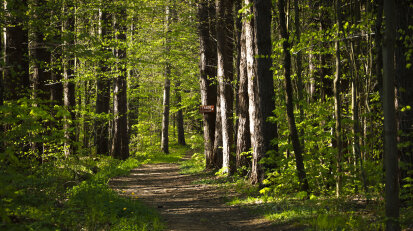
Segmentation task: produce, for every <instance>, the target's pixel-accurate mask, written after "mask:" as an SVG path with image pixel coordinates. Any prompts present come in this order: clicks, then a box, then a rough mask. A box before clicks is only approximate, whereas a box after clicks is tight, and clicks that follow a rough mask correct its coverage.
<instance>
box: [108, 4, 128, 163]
mask: <svg viewBox="0 0 413 231" xmlns="http://www.w3.org/2000/svg"><path fill="white" fill-rule="evenodd" d="M119 4H124V3H122V2H119ZM115 17H118V18H116V19H115V25H114V28H115V30H117V31H116V34H117V36H116V39H117V40H118V41H119V42H120V43H122V44H121V45H120V47H117V50H116V51H117V54H116V55H117V59H118V60H117V61H118V65H117V66H118V70H119V75H118V77H116V79H115V84H114V92H113V114H114V116H115V119H114V121H113V128H114V133H113V142H112V150H111V151H112V156H113V157H114V158H116V159H121V160H126V159H127V158H128V157H129V133H128V115H127V110H128V105H127V104H128V100H127V82H126V77H127V68H126V44H125V43H126V33H127V28H126V25H125V22H126V19H127V15H126V6H125V5H122V6H121V9H120V12H119V13H118V14H117V15H116V16H115Z"/></svg>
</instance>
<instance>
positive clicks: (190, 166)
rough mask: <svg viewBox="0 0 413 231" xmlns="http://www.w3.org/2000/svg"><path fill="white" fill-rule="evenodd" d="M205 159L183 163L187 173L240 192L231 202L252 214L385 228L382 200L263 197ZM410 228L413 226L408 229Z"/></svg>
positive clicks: (410, 217) (298, 225) (318, 224)
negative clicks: (210, 166)
mask: <svg viewBox="0 0 413 231" xmlns="http://www.w3.org/2000/svg"><path fill="white" fill-rule="evenodd" d="M204 161H205V160H204V159H203V157H202V155H200V154H197V153H196V154H194V155H193V157H192V158H191V159H190V160H187V161H185V162H183V163H182V166H181V171H182V172H183V173H185V174H203V176H204V178H203V179H201V180H197V181H196V182H193V183H195V184H212V185H216V186H218V187H226V188H227V190H228V191H236V192H237V194H238V196H237V197H233V198H230V200H229V201H228V203H227V204H228V205H234V206H235V205H236V206H242V207H245V208H247V209H249V211H250V212H251V213H252V214H256V215H261V216H263V217H265V218H266V219H268V220H270V221H272V222H274V223H275V224H276V225H277V226H279V227H284V228H287V229H294V230H384V223H385V220H384V219H383V217H384V213H383V211H384V208H383V201H382V200H370V201H369V202H368V203H367V202H366V201H360V200H355V199H354V198H352V197H348V198H340V199H337V198H335V197H316V196H311V197H310V198H311V199H309V200H304V199H303V197H302V196H301V194H300V193H297V194H295V195H286V194H280V195H272V196H268V195H267V196H263V194H260V189H259V188H258V186H252V185H251V184H249V182H248V181H247V180H245V179H244V178H242V177H239V176H237V175H235V176H230V177H227V176H222V175H220V174H213V173H211V172H204V171H203V166H204V163H205V162H204ZM400 214H401V224H402V228H404V229H406V230H410V229H412V228H413V223H412V221H413V208H412V207H411V206H406V207H404V208H402V209H401V212H400ZM408 228H410V229H408Z"/></svg>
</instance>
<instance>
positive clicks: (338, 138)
mask: <svg viewBox="0 0 413 231" xmlns="http://www.w3.org/2000/svg"><path fill="white" fill-rule="evenodd" d="M336 1H337V2H336V18H337V24H338V29H337V38H336V42H335V50H336V74H335V78H334V87H333V91H334V117H335V120H336V125H335V129H334V139H335V142H336V148H337V163H336V164H337V176H336V177H337V178H336V196H337V197H339V196H340V192H341V187H342V169H341V162H342V158H343V153H342V152H343V150H342V139H341V101H340V77H341V58H340V54H341V52H340V34H341V32H342V31H343V30H342V23H341V1H340V0H336Z"/></svg>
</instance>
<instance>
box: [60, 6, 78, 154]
mask: <svg viewBox="0 0 413 231" xmlns="http://www.w3.org/2000/svg"><path fill="white" fill-rule="evenodd" d="M71 10H73V5H71V4H70V3H68V2H65V4H64V8H63V12H64V14H66V15H69V18H68V19H67V20H66V21H64V22H63V26H62V31H63V32H66V33H68V34H66V35H63V36H64V41H63V55H62V60H63V105H64V107H65V108H66V110H68V111H69V112H70V115H69V116H67V115H65V118H64V125H63V129H64V131H65V135H64V136H65V144H64V152H65V156H69V155H72V154H74V153H75V145H74V143H75V141H76V134H75V132H74V131H73V130H74V129H72V127H74V120H75V118H76V114H75V110H74V109H75V106H76V97H75V83H74V80H73V79H74V66H75V60H74V59H75V58H74V56H73V54H72V53H71V51H70V49H71V48H72V47H73V46H74V35H73V33H74V23H75V19H74V12H72V11H71Z"/></svg>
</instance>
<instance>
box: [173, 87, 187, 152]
mask: <svg viewBox="0 0 413 231" xmlns="http://www.w3.org/2000/svg"><path fill="white" fill-rule="evenodd" d="M175 95H176V104H177V107H178V111H177V112H176V125H177V129H178V144H180V145H186V142H185V129H184V114H183V111H182V96H181V80H179V79H176V80H175Z"/></svg>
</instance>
